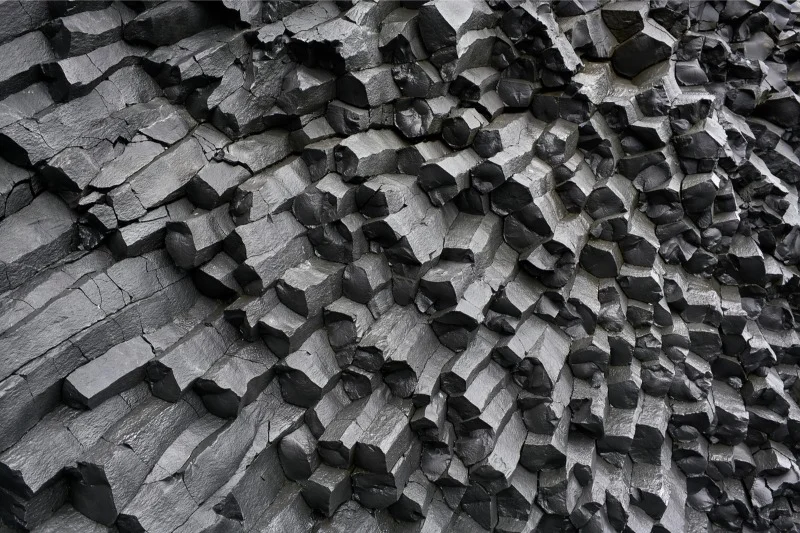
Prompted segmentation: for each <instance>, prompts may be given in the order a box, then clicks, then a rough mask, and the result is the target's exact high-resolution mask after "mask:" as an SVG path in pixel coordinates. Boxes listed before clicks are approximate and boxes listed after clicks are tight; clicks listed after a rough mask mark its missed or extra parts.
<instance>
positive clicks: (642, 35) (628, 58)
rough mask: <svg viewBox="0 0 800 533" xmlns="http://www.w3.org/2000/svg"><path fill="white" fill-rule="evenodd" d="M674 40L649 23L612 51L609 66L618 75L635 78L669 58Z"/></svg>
mask: <svg viewBox="0 0 800 533" xmlns="http://www.w3.org/2000/svg"><path fill="white" fill-rule="evenodd" d="M675 44H676V40H675V38H674V37H673V36H672V35H670V34H669V33H668V32H667V31H666V30H664V28H662V27H661V26H659V25H658V24H655V23H652V22H649V21H648V23H647V24H645V25H644V28H642V30H641V31H640V32H639V33H637V34H636V35H634V36H633V37H631V38H629V39H628V40H627V41H624V42H623V43H621V44H620V45H619V46H617V48H615V49H614V53H613V55H612V56H611V64H612V65H613V66H614V70H615V71H617V73H618V74H620V75H621V76H624V77H626V78H635V77H636V76H637V75H638V74H641V73H642V72H643V71H644V70H646V69H647V68H648V67H652V66H653V65H655V64H657V63H660V62H661V61H664V60H666V59H668V58H669V56H670V55H671V54H672V51H673V49H674V48H675Z"/></svg>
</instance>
